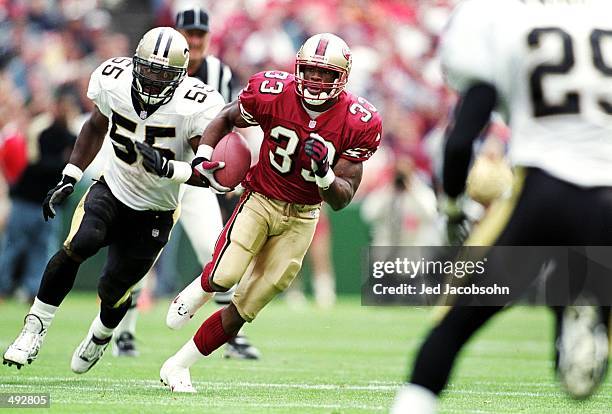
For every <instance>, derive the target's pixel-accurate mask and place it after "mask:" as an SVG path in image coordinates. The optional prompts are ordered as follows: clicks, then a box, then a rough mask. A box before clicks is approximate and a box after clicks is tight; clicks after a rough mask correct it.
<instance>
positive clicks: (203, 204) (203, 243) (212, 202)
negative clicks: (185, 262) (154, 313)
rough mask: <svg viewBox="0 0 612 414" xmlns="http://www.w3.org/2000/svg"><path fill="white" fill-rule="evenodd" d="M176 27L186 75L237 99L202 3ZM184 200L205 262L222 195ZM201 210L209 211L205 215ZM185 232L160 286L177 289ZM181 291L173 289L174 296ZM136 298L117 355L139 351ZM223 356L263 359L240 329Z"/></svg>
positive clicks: (218, 297)
mask: <svg viewBox="0 0 612 414" xmlns="http://www.w3.org/2000/svg"><path fill="white" fill-rule="evenodd" d="M175 28H176V29H177V30H178V31H179V32H180V33H181V34H182V35H183V36H185V38H186V39H187V43H188V44H189V66H188V67H187V74H188V75H189V76H191V77H194V78H197V79H200V80H201V81H202V82H204V83H205V84H207V85H209V86H210V87H212V88H214V89H216V90H217V91H219V92H220V93H221V95H222V96H223V98H224V99H225V102H230V101H231V100H232V71H231V69H230V68H229V66H227V65H225V64H224V63H223V62H221V61H220V60H219V59H218V58H216V57H215V56H212V55H209V54H208V47H209V44H210V33H209V30H210V26H209V16H208V13H206V11H204V10H203V9H202V8H200V7H190V8H186V9H184V10H181V11H180V12H179V13H178V14H177V16H176V24H175ZM182 191H184V193H183V196H182V198H181V213H180V223H181V227H178V228H182V229H183V230H184V231H185V232H186V233H187V237H188V238H189V241H190V242H191V246H192V247H193V250H194V251H195V253H196V255H197V258H198V261H199V262H200V264H201V266H202V267H204V265H205V264H206V263H207V262H208V261H209V260H210V259H211V257H212V253H213V250H214V247H215V241H216V240H217V237H218V236H219V233H221V230H222V229H223V223H222V220H221V211H220V210H219V203H218V201H217V196H216V195H215V194H214V193H213V192H212V191H210V189H208V188H199V187H196V186H190V185H186V186H184V188H183V189H182ZM202 212H206V213H205V214H203V213H202ZM179 240H180V232H176V231H175V232H174V234H173V237H172V239H171V240H170V242H169V245H168V246H166V248H165V249H164V251H163V252H162V254H161V256H160V258H159V260H158V265H157V266H156V267H157V280H156V283H157V285H158V287H160V288H161V287H162V286H164V287H165V289H172V288H171V286H174V285H175V284H176V282H177V278H178V273H177V272H178V270H177V264H178V263H177V261H178V257H177V256H178V254H179V249H178V246H175V245H173V246H170V245H171V244H177V243H178V242H179ZM175 293H176V291H174V290H173V294H175ZM233 293H234V289H233V288H232V289H230V290H229V291H227V292H218V293H216V294H215V297H214V299H215V302H216V303H217V304H218V305H219V306H226V305H229V303H230V299H231V297H232V295H233ZM136 301H137V298H136V297H134V299H133V303H132V305H131V308H130V310H129V311H128V313H127V314H126V316H125V318H123V320H122V321H121V323H120V324H119V326H118V327H117V330H116V331H115V339H114V341H113V345H114V349H113V354H114V355H117V356H136V355H138V353H137V350H136V345H135V341H134V336H135V330H136V320H137V317H138V311H137V310H136ZM224 356H225V357H227V358H240V359H258V358H259V356H260V353H259V350H258V349H257V348H255V347H254V346H252V345H251V344H250V343H249V341H248V339H247V337H246V336H245V335H243V334H242V333H239V334H238V335H236V336H235V337H233V338H232V339H231V340H230V341H228V343H227V345H226V347H225V353H224Z"/></svg>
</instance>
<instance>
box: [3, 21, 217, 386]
mask: <svg viewBox="0 0 612 414" xmlns="http://www.w3.org/2000/svg"><path fill="white" fill-rule="evenodd" d="M188 62H189V46H188V45H187V41H186V40H185V38H184V37H183V36H182V35H181V34H180V33H178V32H177V31H176V30H174V29H172V28H169V27H161V28H156V29H152V30H150V31H149V32H147V33H146V34H145V35H144V36H143V37H142V39H141V41H140V43H139V45H138V47H137V49H136V53H135V55H134V57H133V58H128V57H116V58H112V59H109V60H107V61H106V62H104V63H103V64H102V65H100V66H99V67H98V69H96V70H95V71H94V73H93V74H92V75H91V78H90V82H89V88H88V91H87V96H88V97H89V98H90V99H91V100H92V101H93V102H94V103H95V105H96V106H95V108H94V110H93V112H92V114H91V116H90V117H89V119H88V120H87V122H86V123H85V125H84V126H83V128H82V129H81V132H80V133H79V136H78V138H77V141H76V144H75V147H74V150H73V151H72V153H71V155H70V160H69V164H67V165H66V167H65V168H64V170H63V172H62V174H63V175H62V178H61V181H60V182H59V183H58V184H57V185H56V187H55V188H53V189H51V190H50V191H49V193H48V194H47V198H46V199H45V201H44V202H43V216H44V218H45V220H46V219H49V218H53V217H55V214H56V212H55V207H56V206H57V205H59V204H62V203H63V202H64V201H65V200H66V198H67V197H68V196H69V195H70V194H71V193H72V192H73V191H74V186H75V185H76V183H77V182H78V181H79V180H80V179H81V177H82V175H83V170H85V169H86V168H87V167H88V166H89V164H90V163H91V161H92V160H93V158H94V157H95V155H96V154H97V153H98V151H99V150H100V147H101V146H102V142H103V141H104V139H105V136H106V134H107V132H108V134H109V137H110V139H111V140H112V144H113V149H114V152H115V157H113V158H111V159H110V161H109V163H108V165H107V168H106V172H105V173H104V175H103V177H102V178H100V180H98V181H97V182H96V183H94V184H93V185H92V186H91V187H90V188H89V190H88V192H87V193H86V195H85V196H84V197H83V199H82V200H81V202H80V204H79V205H78V206H77V209H76V211H75V213H74V216H73V220H72V227H71V230H70V234H69V235H68V238H67V239H66V241H65V242H64V246H63V248H62V249H61V250H60V251H58V252H57V253H56V254H55V255H54V256H53V257H52V258H51V260H50V261H49V263H48V264H47V267H46V269H45V272H44V275H43V279H42V282H41V285H40V288H39V290H38V294H37V295H36V298H35V300H34V304H33V305H32V307H31V308H30V311H29V312H28V314H27V315H26V317H25V325H24V327H23V330H22V331H21V333H20V334H19V336H18V337H17V339H15V341H14V342H13V343H12V344H11V345H10V346H9V348H8V349H7V350H6V352H5V353H4V363H7V364H9V365H13V364H14V365H17V367H18V368H20V367H21V366H22V365H24V364H26V363H31V362H32V361H33V360H34V359H36V357H37V356H38V352H39V349H40V346H41V345H42V342H43V339H44V337H45V335H46V334H47V330H48V329H49V326H50V324H51V322H52V320H53V318H54V316H55V313H56V312H57V310H58V308H59V306H60V304H61V303H62V301H63V300H64V298H65V297H66V295H67V294H68V293H69V292H70V290H71V289H72V285H73V284H74V280H75V278H76V275H77V271H78V269H79V266H80V264H81V263H82V262H83V261H85V260H87V259H88V258H90V257H92V256H93V255H94V254H95V253H97V252H98V250H100V249H101V248H102V247H104V246H109V251H108V256H107V259H106V264H105V266H104V269H103V271H102V275H101V277H100V280H99V283H98V296H99V297H100V301H101V303H100V313H99V314H98V315H97V316H96V318H95V319H94V321H93V322H92V324H91V327H90V329H89V331H88V333H87V335H86V336H85V338H84V339H83V341H82V342H81V344H80V345H79V346H78V347H77V348H76V350H75V351H74V354H73V356H72V362H71V368H72V370H73V371H74V372H75V373H79V374H80V373H85V372H87V371H88V370H89V369H90V368H91V367H92V366H93V365H94V364H95V363H96V362H97V361H98V360H99V359H100V357H101V356H102V354H103V353H104V350H105V349H106V347H107V346H108V344H109V342H110V340H111V337H112V335H113V331H114V329H115V328H116V327H117V325H118V324H119V322H120V321H121V319H122V318H123V317H124V315H125V313H126V312H127V310H128V309H129V307H130V303H131V295H130V291H131V288H132V286H134V284H136V283H137V282H138V281H139V280H140V279H141V278H142V277H143V276H144V275H145V273H146V272H147V271H148V270H149V269H150V267H151V266H152V265H153V262H154V261H155V259H156V258H157V256H158V255H159V252H160V251H161V249H162V248H163V247H164V245H165V244H166V242H167V241H168V237H169V236H170V231H171V230H172V226H173V224H174V221H175V217H174V215H175V209H176V208H177V205H178V200H179V189H180V185H181V184H182V183H185V182H189V183H192V184H194V185H198V184H200V185H201V184H202V180H201V179H200V178H199V176H198V175H197V174H194V173H193V170H192V168H191V165H190V164H189V163H188V162H185V161H180V160H190V159H191V158H192V157H193V150H195V148H196V147H197V144H198V141H199V136H200V134H202V132H203V131H204V129H205V127H206V126H207V125H208V123H209V122H210V120H211V119H212V118H213V117H214V116H215V115H216V114H217V113H218V112H219V111H220V110H221V108H222V107H223V104H224V102H223V98H222V97H221V95H219V93H218V92H216V91H215V90H213V89H211V88H209V87H208V86H206V85H204V84H203V83H202V82H201V81H199V80H197V79H193V78H190V77H188V76H187V65H188ZM160 177H162V178H161V179H160Z"/></svg>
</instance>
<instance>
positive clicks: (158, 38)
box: [153, 30, 164, 55]
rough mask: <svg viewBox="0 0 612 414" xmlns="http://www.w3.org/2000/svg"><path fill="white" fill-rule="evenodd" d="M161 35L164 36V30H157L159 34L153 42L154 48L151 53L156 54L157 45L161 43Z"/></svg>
mask: <svg viewBox="0 0 612 414" xmlns="http://www.w3.org/2000/svg"><path fill="white" fill-rule="evenodd" d="M162 37H164V30H162V31H160V32H159V36H157V42H155V49H153V54H154V55H157V52H158V51H159V45H160V44H161V41H162Z"/></svg>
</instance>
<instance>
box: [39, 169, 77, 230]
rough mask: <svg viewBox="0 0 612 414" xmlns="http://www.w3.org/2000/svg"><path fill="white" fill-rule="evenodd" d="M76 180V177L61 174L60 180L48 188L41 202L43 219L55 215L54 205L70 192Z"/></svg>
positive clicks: (57, 204)
mask: <svg viewBox="0 0 612 414" xmlns="http://www.w3.org/2000/svg"><path fill="white" fill-rule="evenodd" d="M76 181H77V180H76V178H73V177H70V176H69V175H62V179H61V180H60V182H59V183H57V185H56V186H55V187H53V188H52V189H51V190H49V192H48V193H47V196H46V197H45V200H44V201H43V204H42V208H43V217H44V218H45V221H48V220H49V219H50V218H54V217H55V214H56V213H55V206H59V205H60V204H62V203H63V202H64V201H65V200H66V199H67V198H68V196H69V195H70V194H72V192H73V191H74V185H75V184H76Z"/></svg>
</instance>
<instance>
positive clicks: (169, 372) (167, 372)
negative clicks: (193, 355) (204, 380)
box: [159, 357, 197, 393]
mask: <svg viewBox="0 0 612 414" xmlns="http://www.w3.org/2000/svg"><path fill="white" fill-rule="evenodd" d="M159 377H160V378H161V379H160V381H161V382H162V384H164V385H165V386H167V387H168V388H170V391H172V392H184V393H195V392H197V391H196V389H195V388H193V385H192V384H191V374H190V373H189V368H185V367H182V366H180V365H178V364H177V363H176V362H175V361H174V359H173V357H170V358H168V359H167V360H166V362H164V365H162V367H161V369H160V370H159Z"/></svg>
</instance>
